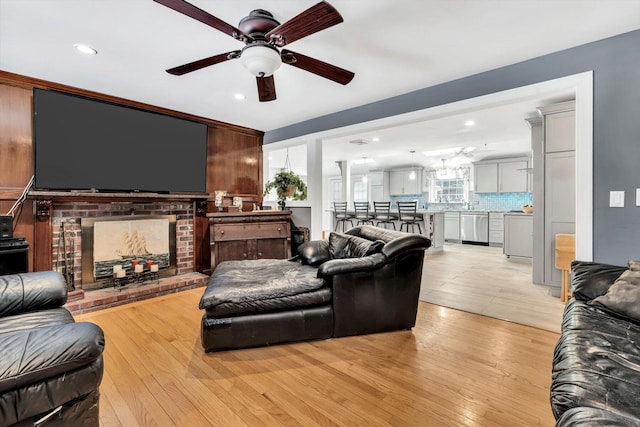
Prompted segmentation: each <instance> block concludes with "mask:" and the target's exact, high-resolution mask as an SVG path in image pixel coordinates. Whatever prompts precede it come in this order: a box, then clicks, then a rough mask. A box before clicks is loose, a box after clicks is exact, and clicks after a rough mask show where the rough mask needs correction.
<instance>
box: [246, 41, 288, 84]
mask: <svg viewBox="0 0 640 427" xmlns="http://www.w3.org/2000/svg"><path fill="white" fill-rule="evenodd" d="M240 62H242V66H243V67H244V68H246V69H247V70H249V72H250V73H251V74H253V75H254V76H256V77H269V76H271V75H272V74H273V73H274V72H275V71H276V70H277V69H278V68H280V65H282V59H281V58H280V53H279V52H278V51H277V50H276V49H275V48H272V47H268V46H266V45H263V44H258V45H253V46H251V45H249V46H246V47H245V48H244V49H242V54H241V55H240Z"/></svg>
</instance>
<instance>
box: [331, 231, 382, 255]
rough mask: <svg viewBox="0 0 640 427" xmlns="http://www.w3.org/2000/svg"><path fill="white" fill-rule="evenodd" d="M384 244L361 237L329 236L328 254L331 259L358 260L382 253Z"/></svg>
mask: <svg viewBox="0 0 640 427" xmlns="http://www.w3.org/2000/svg"><path fill="white" fill-rule="evenodd" d="M384 245H385V242H384V241H382V240H375V241H371V240H368V239H363V238H362V237H358V236H352V235H349V234H342V233H335V232H334V233H331V234H329V254H330V255H331V259H342V258H360V257H363V256H368V255H372V254H375V253H378V252H380V251H382V248H383V246H384Z"/></svg>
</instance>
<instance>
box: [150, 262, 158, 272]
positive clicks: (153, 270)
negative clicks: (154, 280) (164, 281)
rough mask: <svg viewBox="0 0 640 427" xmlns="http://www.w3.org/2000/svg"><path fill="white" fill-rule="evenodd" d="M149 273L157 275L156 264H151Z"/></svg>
mask: <svg viewBox="0 0 640 427" xmlns="http://www.w3.org/2000/svg"><path fill="white" fill-rule="evenodd" d="M150 268H151V272H152V273H157V272H158V264H151V267H150Z"/></svg>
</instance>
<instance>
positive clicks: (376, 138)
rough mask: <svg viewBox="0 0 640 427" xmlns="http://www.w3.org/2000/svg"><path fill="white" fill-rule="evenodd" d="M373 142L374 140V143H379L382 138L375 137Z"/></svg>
mask: <svg viewBox="0 0 640 427" xmlns="http://www.w3.org/2000/svg"><path fill="white" fill-rule="evenodd" d="M371 140H372V141H373V142H378V141H380V138H378V137H377V136H375V137H373V138H372V139H371Z"/></svg>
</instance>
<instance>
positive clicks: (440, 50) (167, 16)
mask: <svg viewBox="0 0 640 427" xmlns="http://www.w3.org/2000/svg"><path fill="white" fill-rule="evenodd" d="M316 2H317V1H316V0H297V1H286V0H233V1H229V0H228V1H222V0H191V3H193V4H194V5H196V6H198V7H200V8H201V9H204V10H205V11H207V12H209V13H211V14H213V15H215V16H217V17H218V18H220V19H222V20H224V21H226V22H228V23H230V24H231V25H234V26H237V25H238V21H239V20H240V19H241V18H242V17H244V16H245V15H247V14H248V13H249V12H250V11H251V10H253V9H256V8H263V9H266V10H269V11H271V12H272V13H273V14H274V16H275V17H276V18H277V19H278V20H280V22H285V21H287V20H288V19H289V18H291V17H293V16H295V15H297V14H298V13H300V12H301V11H303V10H305V9H307V8H308V7H310V6H312V5H314V4H315V3H316ZM330 3H331V4H332V5H333V6H334V7H335V8H336V9H337V10H338V11H339V12H340V13H341V14H342V16H343V18H344V22H343V23H341V24H339V25H336V26H334V27H332V28H329V29H326V30H324V31H321V32H319V33H316V34H313V35H311V36H309V37H307V38H304V39H302V40H298V41H295V42H294V43H292V44H291V45H290V46H287V47H288V48H290V49H292V50H293V51H296V52H300V53H302V54H305V55H308V56H312V57H314V58H317V59H320V60H322V61H326V62H329V63H331V64H334V65H337V66H340V67H343V68H346V69H348V70H351V71H353V72H355V74H356V76H355V78H354V80H353V81H352V82H351V83H350V84H349V85H347V86H341V85H339V84H336V83H334V82H331V81H329V80H326V79H323V78H321V77H319V76H316V75H314V74H311V73H308V72H305V71H302V70H300V69H297V68H294V67H291V66H288V65H283V66H282V67H281V68H280V70H278V71H277V72H276V74H275V81H276V89H277V94H278V99H277V100H276V101H273V102H267V103H259V102H258V101H257V94H256V87H255V86H256V84H255V79H254V78H253V77H252V76H251V75H250V74H249V73H248V72H247V71H246V70H244V69H243V68H242V65H241V64H240V62H239V61H227V62H224V63H221V64H217V65H214V66H211V67H207V68H205V69H202V70H199V71H196V72H193V73H189V74H187V75H184V76H180V77H177V76H172V75H169V74H167V73H166V72H165V70H166V69H167V68H171V67H174V66H177V65H181V64H184V63H187V62H191V61H194V60H197V59H200V58H204V57H208V56H211V55H214V54H218V53H222V52H227V51H230V50H235V49H239V48H241V47H242V44H241V42H239V41H237V40H234V39H233V38H231V37H229V36H227V35H225V34H223V33H221V32H220V31H217V30H215V29H213V28H211V27H208V26H207V25H205V24H202V23H200V22H198V21H196V20H193V19H191V18H188V17H186V16H184V15H182V14H179V13H177V12H175V11H173V10H170V9H168V8H167V7H165V6H162V5H160V4H158V3H155V2H153V1H152V0H108V1H107V0H55V1H54V0H0V69H1V70H4V71H9V72H14V73H18V74H22V75H27V76H31V77H36V78H41V79H45V80H49V81H53V82H57V83H62V84H66V85H70V86H74V87H78V88H82V89H88V90H93V91H97V92H101V93H106V94H109V95H114V96H119V97H123V98H127V99H131V100H135V101H139V102H144V103H148V104H153V105H158V106H162V107H166V108H170V109H173V110H178V111H184V112H187V113H191V114H195V115H198V116H203V117H208V118H212V119H216V120H221V121H224V122H229V123H233V124H237V125H242V126H247V127H250V128H254V129H259V130H263V131H268V130H272V129H276V128H279V127H282V126H286V125H289V124H292V123H297V122H300V121H303V120H307V119H311V118H314V117H318V116H321V115H324V114H328V113H332V112H336V111H339V110H343V109H346V108H351V107H355V106H359V105H363V104H366V103H369V102H373V101H377V100H381V99H385V98H388V97H391V96H395V95H399V94H402V93H406V92H410V91H413V90H416V89H420V88H424V87H428V86H432V85H434V84H438V83H442V82H445V81H450V80H453V79H456V78H460V77H464V76H468V75H472V74H475V73H479V72H482V71H486V70H490V69H494V68H497V67H500V66H504V65H508V64H512V63H515V62H519V61H522V60H525V59H528V58H532V57H536V56H540V55H543V54H546V53H550V52H554V51H558V50H562V49H566V48H569V47H572V46H576V45H580V44H584V43H588V42H591V41H595V40H599V39H602V38H606V37H609V36H613V35H616V34H620V33H624V32H627V31H631V30H634V29H638V28H640V0H476V1H472V0H394V1H389V0H330ZM75 43H87V44H89V45H91V46H93V47H95V48H96V49H97V50H98V55H96V56H92V57H85V56H81V55H80V54H78V53H77V52H76V51H75V50H74V49H73V45H74V44H75ZM235 93H244V94H246V99H245V100H244V101H235V100H234V98H233V95H234V94H235ZM396 131H398V130H396ZM441 137H442V136H441V135H440V136H438V138H441ZM372 147H373V146H371V147H370V148H372Z"/></svg>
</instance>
